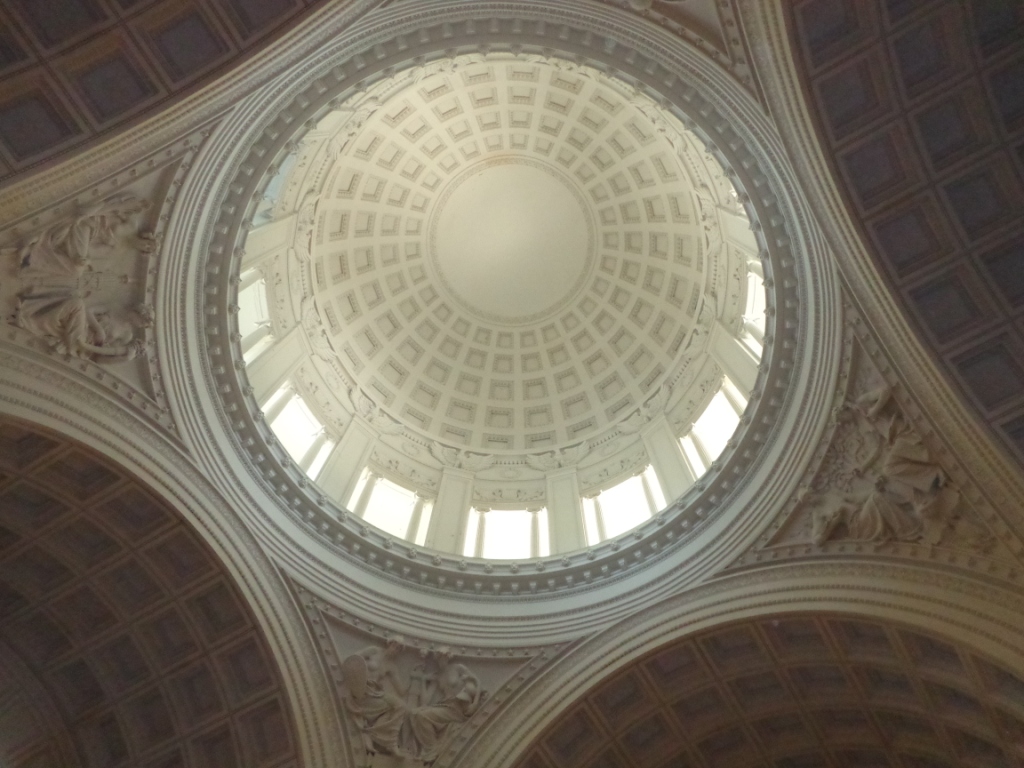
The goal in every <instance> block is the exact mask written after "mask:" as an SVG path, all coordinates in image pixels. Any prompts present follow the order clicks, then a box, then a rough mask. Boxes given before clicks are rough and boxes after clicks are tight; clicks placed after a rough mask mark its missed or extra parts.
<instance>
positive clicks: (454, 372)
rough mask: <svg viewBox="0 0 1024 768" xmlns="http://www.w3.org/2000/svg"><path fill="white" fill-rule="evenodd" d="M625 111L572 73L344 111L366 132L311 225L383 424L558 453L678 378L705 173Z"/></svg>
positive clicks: (493, 80)
mask: <svg viewBox="0 0 1024 768" xmlns="http://www.w3.org/2000/svg"><path fill="white" fill-rule="evenodd" d="M623 91H625V87H624V86H623V85H622V84H620V83H616V82H615V81H613V80H611V79H610V78H603V77H600V76H599V75H598V74H597V73H596V72H593V71H589V70H586V69H583V68H580V67H576V66H573V65H571V64H569V63H568V62H563V61H553V62H546V61H530V60H529V59H527V60H525V61H523V60H516V59H511V58H510V59H507V60H504V61H501V60H495V61H491V60H485V61H477V62H474V61H472V60H469V61H461V60H457V61H452V62H449V63H448V64H447V66H445V67H443V68H442V71H440V72H435V73H432V74H427V73H426V72H420V73H418V74H417V75H416V76H414V77H411V78H410V77H409V76H408V74H405V75H400V76H397V77H396V78H395V79H394V81H392V82H389V83H386V84H384V85H382V86H380V87H379V88H377V89H374V94H373V95H367V96H365V97H363V98H362V99H361V100H359V101H356V103H354V104H351V108H352V109H355V110H357V111H358V110H360V109H362V110H365V111H366V112H368V113H369V115H368V117H367V118H366V120H365V122H364V124H363V125H362V127H361V128H360V129H358V130H357V132H356V134H355V135H354V136H353V137H352V138H351V140H349V141H348V142H347V144H345V146H344V147H339V148H338V149H339V151H338V157H337V159H336V160H335V161H334V163H333V167H332V168H331V170H330V172H329V174H330V175H329V177H328V181H327V184H326V185H325V192H324V194H323V195H322V196H321V198H320V202H319V205H318V207H317V216H318V218H317V229H316V232H315V233H314V234H313V244H312V256H313V263H314V265H315V280H314V285H315V295H316V298H317V304H318V307H319V308H320V310H321V314H322V315H323V317H324V319H325V320H326V321H327V325H328V326H329V329H330V332H331V343H332V346H333V347H334V348H335V349H336V350H337V352H338V355H339V357H340V360H341V363H342V365H343V366H344V368H345V369H346V370H347V371H348V372H350V373H351V374H352V376H353V378H354V379H355V380H356V382H357V384H358V385H359V386H360V387H361V388H362V390H363V391H364V392H365V393H366V394H367V395H369V396H370V397H371V398H372V399H374V400H375V401H376V402H378V403H379V404H380V405H381V406H382V407H384V408H385V409H386V410H387V412H388V413H389V414H391V415H392V416H394V417H396V418H398V419H400V420H401V421H402V423H404V424H406V425H408V426H411V427H414V428H415V429H417V431H419V432H421V433H422V434H423V435H425V436H427V437H430V438H433V439H437V440H441V441H444V442H447V443H453V444H455V445H460V446H467V447H471V448H475V449H479V450H486V451H488V452H489V451H492V450H520V451H522V450H529V449H532V448H536V447H537V446H543V447H554V446H563V445H566V444H569V443H572V442H578V441H579V440H580V438H582V437H592V436H594V435H595V434H597V433H598V432H600V431H601V430H603V429H606V428H607V427H608V426H610V425H611V424H614V423H615V421H617V420H618V419H620V418H621V417H623V416H625V415H626V414H627V413H628V412H629V411H630V410H631V409H632V408H635V407H636V406H637V405H639V404H640V403H641V402H642V401H643V400H644V399H645V398H646V397H648V396H650V394H651V393H652V392H653V391H654V390H655V389H656V388H657V387H658V386H660V384H661V383H662V382H663V381H664V380H665V379H666V377H667V376H670V375H671V374H672V373H674V372H675V370H674V369H675V368H676V367H677V366H676V363H677V358H678V357H679V352H680V350H681V349H682V348H683V347H684V345H685V343H686V341H687V338H688V337H689V335H690V333H691V331H692V329H693V323H694V318H695V316H696V312H697V309H698V306H699V303H700V301H701V298H702V295H703V288H704V281H705V265H704V259H703V258H702V255H703V250H704V248H703V246H704V243H702V242H701V240H702V232H701V227H700V223H699V222H700V217H699V213H698V212H697V211H695V205H694V203H695V198H694V196H693V192H692V190H693V188H694V186H696V185H697V184H698V183H700V181H703V179H702V178H701V177H700V176H698V173H700V174H701V176H706V175H707V173H708V172H707V170H705V169H703V168H700V169H699V170H698V169H696V168H695V169H693V170H690V169H687V168H686V167H684V165H683V162H682V160H681V159H680V157H679V156H678V155H677V153H676V150H675V147H674V146H673V142H675V143H680V141H681V139H680V137H679V134H678V133H677V132H673V131H670V129H669V127H668V125H667V124H666V123H665V122H664V120H662V119H660V118H658V117H657V116H656V115H657V111H656V108H655V107H654V105H653V104H651V103H649V102H647V101H646V100H645V99H643V98H641V97H639V96H636V95H631V94H629V93H624V92H623ZM378 94H379V95H378ZM656 121H657V122H656ZM673 133H674V134H675V135H673Z"/></svg>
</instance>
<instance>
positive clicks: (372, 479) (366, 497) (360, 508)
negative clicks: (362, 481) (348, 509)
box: [352, 472, 380, 517]
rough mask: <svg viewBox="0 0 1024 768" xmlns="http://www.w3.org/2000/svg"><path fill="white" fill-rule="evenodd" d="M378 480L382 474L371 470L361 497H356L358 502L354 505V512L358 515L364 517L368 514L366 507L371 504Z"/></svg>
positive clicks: (360, 494) (360, 493)
mask: <svg viewBox="0 0 1024 768" xmlns="http://www.w3.org/2000/svg"><path fill="white" fill-rule="evenodd" d="M378 480H380V475H378V474H377V473H376V472H371V473H370V475H369V477H367V478H366V485H364V486H363V490H361V491H360V492H359V498H358V499H356V503H355V504H353V505H352V514H353V515H355V516H356V517H363V516H364V515H365V514H366V508H367V507H368V506H370V497H371V496H373V489H374V487H375V486H376V485H377V481H378Z"/></svg>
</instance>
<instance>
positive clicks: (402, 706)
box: [341, 639, 486, 766]
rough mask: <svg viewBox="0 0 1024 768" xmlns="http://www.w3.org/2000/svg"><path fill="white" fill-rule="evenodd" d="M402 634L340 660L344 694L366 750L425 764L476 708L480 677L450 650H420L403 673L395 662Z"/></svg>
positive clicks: (480, 696)
mask: <svg viewBox="0 0 1024 768" xmlns="http://www.w3.org/2000/svg"><path fill="white" fill-rule="evenodd" d="M402 649H403V645H402V642H401V639H399V640H395V641H391V642H389V643H388V644H387V646H386V647H384V648H380V647H377V646H370V647H368V648H364V649H363V650H361V651H359V652H358V653H355V654H353V655H352V656H349V657H348V658H347V659H345V660H344V662H342V666H341V671H342V676H343V679H344V684H345V688H346V693H347V697H346V699H345V704H346V707H347V709H348V711H349V712H351V713H352V714H353V715H354V716H355V718H356V723H357V726H358V728H359V731H360V733H361V734H362V738H363V746H364V747H365V749H366V751H367V753H368V754H370V755H371V756H372V755H376V754H382V755H391V756H394V757H395V758H399V759H402V760H403V761H404V762H403V764H405V765H414V766H419V765H429V764H430V763H432V762H433V761H434V760H435V759H437V757H438V755H440V754H441V752H443V751H444V749H445V748H446V747H447V746H448V744H449V743H450V742H451V741H452V739H453V738H454V736H455V733H456V732H457V730H458V729H459V728H460V727H461V726H462V725H463V724H464V723H465V722H466V721H467V720H468V719H469V718H470V717H472V715H473V714H474V713H475V712H476V711H477V710H478V709H479V708H480V705H481V704H482V702H483V700H484V698H485V696H486V694H485V693H484V692H483V691H482V690H481V689H480V681H479V679H478V678H477V677H476V675H474V674H473V673H472V672H470V670H469V669H468V668H467V667H466V666H465V665H464V664H460V663H457V662H454V661H452V656H451V654H450V653H449V652H447V651H443V652H423V651H421V652H420V655H421V659H422V662H421V663H419V664H418V665H417V666H416V667H415V668H414V669H413V670H412V672H411V673H410V674H408V675H407V676H404V675H403V674H402V673H401V671H400V670H399V668H398V665H397V664H396V663H395V658H396V656H397V655H398V654H399V653H400V652H401V651H402Z"/></svg>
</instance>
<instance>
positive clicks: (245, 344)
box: [241, 320, 270, 356]
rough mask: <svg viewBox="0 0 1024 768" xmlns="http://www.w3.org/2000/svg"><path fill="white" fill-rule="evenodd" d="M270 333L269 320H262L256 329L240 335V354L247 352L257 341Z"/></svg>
mask: <svg viewBox="0 0 1024 768" xmlns="http://www.w3.org/2000/svg"><path fill="white" fill-rule="evenodd" d="M269 335H270V321H269V320H264V321H263V322H262V323H260V324H259V325H258V326H256V330H255V331H252V332H251V333H249V334H246V335H245V336H243V337H242V342H241V347H242V355H243V356H244V355H245V354H246V353H248V352H249V350H250V349H252V348H253V347H255V346H256V344H257V342H259V341H261V340H262V339H265V338H266V337H267V336H269Z"/></svg>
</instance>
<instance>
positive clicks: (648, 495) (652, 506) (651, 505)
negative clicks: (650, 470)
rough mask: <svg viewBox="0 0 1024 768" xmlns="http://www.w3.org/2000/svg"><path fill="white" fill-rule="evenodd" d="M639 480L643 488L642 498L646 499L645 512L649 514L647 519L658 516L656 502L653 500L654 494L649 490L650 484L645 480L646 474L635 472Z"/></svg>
mask: <svg viewBox="0 0 1024 768" xmlns="http://www.w3.org/2000/svg"><path fill="white" fill-rule="evenodd" d="M637 475H638V476H639V478H640V485H642V486H643V488H644V498H645V499H647V511H648V512H649V513H650V514H649V515H648V517H654V516H655V515H656V514H658V512H659V509H658V502H657V501H655V500H654V492H653V491H652V490H651V484H650V483H649V482H648V480H647V473H646V472H637Z"/></svg>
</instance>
